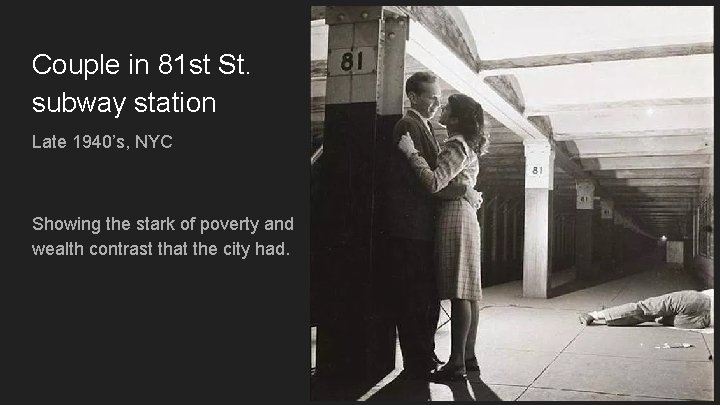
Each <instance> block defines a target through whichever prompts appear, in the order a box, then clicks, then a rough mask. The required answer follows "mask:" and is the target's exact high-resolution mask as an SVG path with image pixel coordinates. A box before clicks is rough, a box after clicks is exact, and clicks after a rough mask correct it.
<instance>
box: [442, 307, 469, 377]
mask: <svg viewBox="0 0 720 405" xmlns="http://www.w3.org/2000/svg"><path fill="white" fill-rule="evenodd" d="M471 302H472V301H469V300H461V299H452V300H451V310H452V323H451V324H450V358H449V359H448V364H447V367H448V368H453V369H462V370H465V347H466V346H467V341H468V332H470V325H471V323H472V304H471Z"/></svg>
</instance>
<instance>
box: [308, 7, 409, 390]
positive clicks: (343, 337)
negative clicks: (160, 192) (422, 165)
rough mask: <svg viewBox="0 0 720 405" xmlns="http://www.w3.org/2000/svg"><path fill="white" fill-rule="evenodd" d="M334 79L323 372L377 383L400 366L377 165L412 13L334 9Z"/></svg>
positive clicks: (392, 115)
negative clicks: (387, 297) (386, 301)
mask: <svg viewBox="0 0 720 405" xmlns="http://www.w3.org/2000/svg"><path fill="white" fill-rule="evenodd" d="M325 21H326V23H327V24H328V25H329V32H328V58H327V60H328V76H327V91H326V104H327V105H326V108H325V136H324V144H323V149H324V155H323V166H322V172H321V173H320V181H321V182H323V185H324V187H323V188H324V189H325V190H327V193H326V195H324V201H323V202H322V204H321V205H322V208H323V209H322V211H321V215H322V219H321V220H320V224H321V225H320V226H321V227H322V235H323V238H322V242H321V243H320V246H319V251H316V252H314V254H316V255H321V256H322V257H323V259H322V260H321V261H320V262H321V263H322V266H321V267H322V269H321V271H322V274H323V277H322V281H321V282H322V286H321V288H323V289H324V290H325V293H324V294H323V297H324V302H323V303H322V308H323V311H324V315H323V316H322V317H321V321H320V323H319V324H318V330H317V340H318V343H317V370H318V375H323V376H330V377H334V376H353V377H356V378H363V379H370V380H379V379H380V378H382V377H384V376H385V375H386V374H387V373H388V372H390V371H391V370H392V369H393V368H394V367H395V326H394V323H393V322H392V320H391V319H389V318H388V317H387V316H386V315H385V314H387V311H386V308H383V305H382V303H381V301H382V299H383V298H384V295H383V292H382V291H383V288H387V287H386V281H387V280H384V279H383V278H382V277H383V275H382V273H383V272H382V270H381V269H380V266H381V265H382V261H383V259H382V257H381V256H382V255H381V254H378V251H379V250H378V248H379V246H378V245H379V244H378V242H377V241H378V239H379V238H378V237H377V236H378V221H376V220H375V219H376V218H375V215H376V212H377V206H376V204H374V203H375V201H376V200H378V201H382V198H377V199H376V193H377V192H379V187H377V181H376V173H375V171H376V170H380V169H378V168H381V164H382V162H383V158H382V153H383V149H382V148H381V147H380V145H382V141H383V140H384V139H388V138H389V135H390V133H391V131H392V129H393V126H394V125H395V123H396V122H397V120H399V119H400V118H401V116H402V103H403V80H404V67H405V41H406V38H407V27H408V21H407V19H406V18H395V17H391V16H386V15H385V14H384V10H383V8H382V7H379V6H361V7H360V6H352V7H351V6H342V7H327V9H326V19H325Z"/></svg>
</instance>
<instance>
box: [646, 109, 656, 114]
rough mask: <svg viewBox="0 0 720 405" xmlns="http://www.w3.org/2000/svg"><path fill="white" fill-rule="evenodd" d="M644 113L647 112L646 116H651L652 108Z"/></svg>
mask: <svg viewBox="0 0 720 405" xmlns="http://www.w3.org/2000/svg"><path fill="white" fill-rule="evenodd" d="M646 112H647V115H653V112H654V111H653V109H652V108H648V109H647V110H646Z"/></svg>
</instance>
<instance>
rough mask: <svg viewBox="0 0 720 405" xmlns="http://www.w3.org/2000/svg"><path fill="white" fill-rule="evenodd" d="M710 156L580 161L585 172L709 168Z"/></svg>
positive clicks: (617, 158)
mask: <svg viewBox="0 0 720 405" xmlns="http://www.w3.org/2000/svg"><path fill="white" fill-rule="evenodd" d="M711 156H712V155H679V156H657V157H652V156H639V157H634V158H632V159H628V158H619V157H608V158H591V159H582V158H581V159H580V161H581V163H582V166H583V167H584V168H585V170H619V169H665V168H675V169H677V168H699V167H711V162H710V157H711Z"/></svg>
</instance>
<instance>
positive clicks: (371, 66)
mask: <svg viewBox="0 0 720 405" xmlns="http://www.w3.org/2000/svg"><path fill="white" fill-rule="evenodd" d="M376 68H377V49H375V48H374V47H372V46H361V47H358V48H353V49H351V48H345V49H332V50H331V51H330V53H329V54H328V75H329V76H341V75H362V74H367V73H372V72H374V71H375V69H376Z"/></svg>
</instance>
